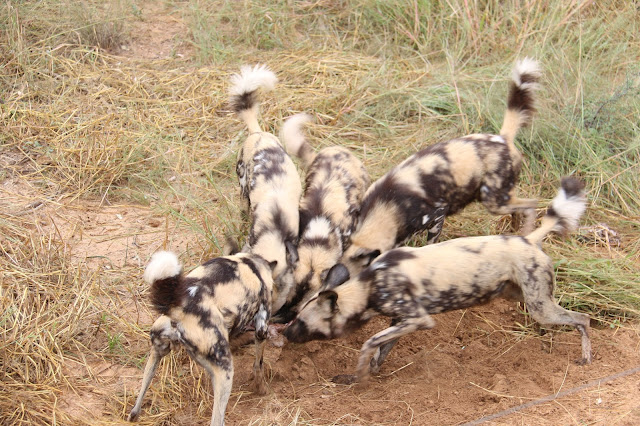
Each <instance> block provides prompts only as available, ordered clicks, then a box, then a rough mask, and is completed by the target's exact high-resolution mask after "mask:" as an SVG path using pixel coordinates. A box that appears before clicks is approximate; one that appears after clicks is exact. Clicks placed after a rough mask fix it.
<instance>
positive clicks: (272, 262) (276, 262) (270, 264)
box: [269, 260, 278, 272]
mask: <svg viewBox="0 0 640 426" xmlns="http://www.w3.org/2000/svg"><path fill="white" fill-rule="evenodd" d="M276 266H278V261H277V260H272V261H271V262H269V268H271V272H273V271H275V270H276Z"/></svg>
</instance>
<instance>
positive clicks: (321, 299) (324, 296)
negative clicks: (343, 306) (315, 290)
mask: <svg viewBox="0 0 640 426" xmlns="http://www.w3.org/2000/svg"><path fill="white" fill-rule="evenodd" d="M318 303H319V304H324V303H328V304H329V306H330V308H331V312H335V311H336V309H337V308H338V293H336V292H335V291H333V290H325V291H321V292H320V293H319V294H318Z"/></svg>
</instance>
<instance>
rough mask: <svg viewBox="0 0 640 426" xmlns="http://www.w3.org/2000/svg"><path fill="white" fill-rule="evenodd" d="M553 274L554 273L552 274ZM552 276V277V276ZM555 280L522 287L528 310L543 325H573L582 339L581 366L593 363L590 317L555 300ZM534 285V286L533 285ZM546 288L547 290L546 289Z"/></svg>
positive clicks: (529, 283)
mask: <svg viewBox="0 0 640 426" xmlns="http://www.w3.org/2000/svg"><path fill="white" fill-rule="evenodd" d="M551 273H552V272H551ZM551 276H552V275H551ZM552 280H553V279H551V280H545V281H543V282H542V283H541V282H537V283H531V282H528V283H527V285H526V286H523V287H522V293H523V295H524V300H525V303H526V304H527V309H528V310H529V312H530V313H531V316H532V317H533V319H534V320H536V321H537V322H539V323H540V324H543V325H556V324H557V325H571V326H573V327H575V328H576V329H578V331H579V332H580V335H581V337H582V359H580V360H579V361H578V363H579V364H589V363H591V340H590V339H589V322H590V318H589V315H587V314H583V313H580V312H573V311H570V310H568V309H564V308H563V307H562V306H560V305H558V303H557V302H556V301H555V300H554V299H553V296H552V292H551V289H553V281H552ZM532 284H533V285H532ZM545 287H546V288H545Z"/></svg>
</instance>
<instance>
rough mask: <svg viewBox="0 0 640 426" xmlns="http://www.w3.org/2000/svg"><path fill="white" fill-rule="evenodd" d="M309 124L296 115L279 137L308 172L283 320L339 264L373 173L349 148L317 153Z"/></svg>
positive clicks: (280, 318)
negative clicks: (310, 140) (308, 136)
mask: <svg viewBox="0 0 640 426" xmlns="http://www.w3.org/2000/svg"><path fill="white" fill-rule="evenodd" d="M309 120H310V117H309V116H308V115H306V114H296V115H294V116H292V117H290V118H288V119H287V120H286V121H285V123H284V125H283V126H282V130H281V134H280V139H281V140H282V142H283V143H284V144H285V146H286V147H287V150H288V151H289V152H290V153H292V154H294V155H296V156H297V157H299V158H300V159H301V160H302V165H303V167H304V168H305V169H306V171H307V179H306V183H305V189H304V196H303V198H302V200H301V201H300V232H299V237H300V240H299V243H298V256H299V258H298V262H297V263H296V265H295V268H294V280H295V283H296V291H295V293H293V294H291V296H292V297H291V298H290V299H289V300H287V302H286V303H285V305H284V306H283V307H282V309H281V311H280V312H279V313H276V314H275V318H276V320H277V321H282V322H288V321H290V320H291V319H293V316H295V313H296V312H297V311H298V307H299V306H301V304H303V303H304V302H305V301H306V300H307V299H308V298H309V297H310V296H312V295H313V294H314V293H316V292H317V291H318V289H319V288H320V285H321V282H322V278H321V276H322V275H323V274H326V273H327V272H328V271H329V269H330V268H331V267H332V266H333V265H335V264H336V263H338V262H339V261H340V258H341V257H342V253H343V250H344V247H345V244H347V242H348V240H349V235H351V233H352V232H353V229H354V228H355V225H356V222H357V218H358V212H359V209H360V204H361V202H362V197H363V195H364V192H365V190H366V189H367V187H368V186H369V174H368V173H367V171H366V170H365V168H364V166H363V164H362V162H361V161H360V160H359V159H358V158H357V157H356V156H355V155H353V154H352V153H351V152H350V151H349V150H348V149H346V148H343V147H339V146H332V147H327V148H323V149H322V150H320V151H319V152H318V153H317V154H316V152H315V151H314V150H313V148H312V147H311V145H309V143H308V142H307V140H306V137H305V135H304V133H303V131H302V127H303V125H304V124H305V123H306V122H308V121H309Z"/></svg>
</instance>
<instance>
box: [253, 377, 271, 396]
mask: <svg viewBox="0 0 640 426" xmlns="http://www.w3.org/2000/svg"><path fill="white" fill-rule="evenodd" d="M268 389H269V387H268V386H267V381H266V380H265V379H264V378H260V379H253V381H252V382H251V384H250V385H249V391H251V392H252V393H255V394H256V395H266V394H267V390H268Z"/></svg>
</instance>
